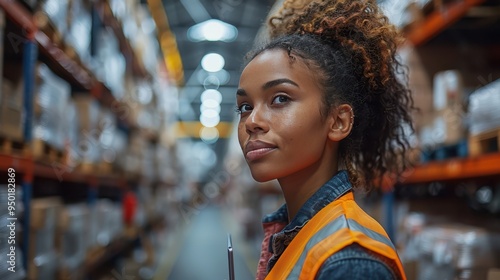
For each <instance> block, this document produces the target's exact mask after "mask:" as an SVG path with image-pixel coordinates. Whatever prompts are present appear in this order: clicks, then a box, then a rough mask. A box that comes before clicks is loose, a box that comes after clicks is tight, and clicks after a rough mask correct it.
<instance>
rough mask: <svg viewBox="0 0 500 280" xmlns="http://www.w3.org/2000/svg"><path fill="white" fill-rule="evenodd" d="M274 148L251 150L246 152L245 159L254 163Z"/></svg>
mask: <svg viewBox="0 0 500 280" xmlns="http://www.w3.org/2000/svg"><path fill="white" fill-rule="evenodd" d="M275 149H276V148H261V149H257V150H252V151H249V152H247V154H246V158H247V160H249V161H254V160H257V159H260V158H262V157H263V156H265V155H267V154H268V153H270V152H272V151H274V150H275Z"/></svg>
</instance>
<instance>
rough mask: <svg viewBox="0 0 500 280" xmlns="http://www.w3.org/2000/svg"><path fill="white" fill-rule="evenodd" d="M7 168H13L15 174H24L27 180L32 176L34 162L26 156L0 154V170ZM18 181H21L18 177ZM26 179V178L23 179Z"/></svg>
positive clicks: (3, 170) (4, 170)
mask: <svg viewBox="0 0 500 280" xmlns="http://www.w3.org/2000/svg"><path fill="white" fill-rule="evenodd" d="M9 168H13V169H14V170H15V171H16V172H15V173H16V174H24V177H25V178H27V179H28V180H27V181H30V182H31V180H29V179H30V178H32V175H33V169H34V164H33V161H32V160H31V159H29V158H27V157H23V156H15V155H6V154H0V170H1V171H2V172H6V171H7V170H8V169H9ZM19 181H21V180H20V179H19ZM25 181H26V179H25Z"/></svg>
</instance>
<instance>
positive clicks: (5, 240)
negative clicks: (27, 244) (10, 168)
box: [0, 185, 26, 280]
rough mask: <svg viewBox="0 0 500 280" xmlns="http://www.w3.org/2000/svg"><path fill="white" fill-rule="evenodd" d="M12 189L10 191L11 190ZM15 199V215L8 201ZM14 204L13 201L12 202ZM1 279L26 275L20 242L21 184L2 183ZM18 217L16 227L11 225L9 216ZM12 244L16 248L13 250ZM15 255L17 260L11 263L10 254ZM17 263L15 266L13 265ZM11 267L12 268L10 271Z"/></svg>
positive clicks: (18, 277) (0, 209)
mask: <svg viewBox="0 0 500 280" xmlns="http://www.w3.org/2000/svg"><path fill="white" fill-rule="evenodd" d="M9 190H10V192H9ZM9 201H11V202H12V201H13V202H14V203H15V204H14V205H13V206H14V207H15V210H14V211H12V213H14V214H15V216H12V215H9V209H8V202H9ZM11 204H12V203H11ZM0 205H1V207H0V279H2V280H3V279H7V280H20V279H24V277H25V276H26V271H25V269H24V267H23V263H22V259H23V256H22V252H21V246H20V244H19V241H20V240H19V237H20V236H21V235H22V231H21V230H20V229H21V226H22V225H21V222H20V220H19V218H20V217H21V216H22V214H23V204H22V191H21V186H16V187H15V188H10V189H9V188H8V186H6V185H0ZM12 217H17V218H18V220H17V221H16V222H15V228H11V227H9V224H10V222H11V221H10V220H8V218H12ZM11 246H13V247H15V250H13V251H12V250H11ZM11 255H13V256H14V258H15V260H14V262H13V263H9V261H10V256H11ZM14 264H15V266H14V268H12V267H13V265H14ZM9 268H10V269H12V270H13V271H14V272H13V271H12V270H11V271H9Z"/></svg>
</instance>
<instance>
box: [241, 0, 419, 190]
mask: <svg viewBox="0 0 500 280" xmlns="http://www.w3.org/2000/svg"><path fill="white" fill-rule="evenodd" d="M292 2H296V1H292ZM299 2H300V3H299V4H297V6H295V9H296V10H294V12H295V14H291V13H289V11H290V10H291V9H292V8H291V7H292V6H286V7H285V6H284V7H285V8H284V9H282V10H281V12H278V14H277V15H275V16H273V17H271V19H270V20H273V21H274V22H275V23H276V20H278V22H279V25H275V29H274V30H273V32H275V33H274V36H275V37H277V38H275V39H274V40H273V41H271V42H270V43H268V44H267V45H266V46H264V47H262V48H260V49H258V50H255V51H253V52H251V53H249V56H247V63H248V62H249V61H251V60H252V59H253V58H254V57H256V56H257V55H258V54H260V53H262V52H263V51H265V50H270V49H283V50H286V51H287V52H288V54H289V57H290V58H291V59H294V58H295V57H299V58H301V59H302V60H303V61H305V62H306V64H307V65H308V67H309V68H311V70H312V71H315V72H316V73H319V80H320V83H321V85H322V87H323V90H324V93H325V94H324V108H325V110H324V111H325V112H326V113H328V112H329V111H330V110H331V109H332V108H334V107H335V106H338V105H340V104H349V105H350V106H351V107H352V108H353V111H354V115H355V119H354V125H353V127H352V130H351V133H350V134H349V136H348V137H346V138H345V139H343V140H342V141H341V142H340V144H339V163H340V165H341V166H342V168H345V169H346V170H347V171H348V173H349V178H350V180H351V183H352V184H353V186H354V187H356V188H363V189H365V190H369V189H370V188H371V186H373V185H380V184H381V183H382V178H383V176H384V175H386V174H391V175H393V174H394V175H396V176H398V175H400V174H401V173H402V172H403V171H404V170H405V169H406V168H407V167H408V165H409V162H408V160H406V159H407V157H406V154H407V153H408V147H409V141H408V139H407V137H406V134H405V127H409V128H410V130H411V131H414V128H413V125H412V118H411V110H413V109H415V108H414V106H413V100H412V98H411V94H410V90H409V89H408V86H407V85H408V82H407V81H408V77H407V73H406V71H405V70H406V68H405V67H404V66H403V65H402V64H401V63H400V62H399V61H398V60H397V56H396V52H397V47H398V46H399V44H400V43H401V42H402V37H401V35H400V33H399V32H398V31H397V29H396V28H395V27H394V26H393V25H391V24H390V23H389V21H388V19H387V18H386V17H385V16H384V15H383V13H382V12H381V11H380V9H379V7H378V6H377V4H376V3H375V1H370V0H336V1H332V0H323V1H306V2H308V3H307V4H304V3H305V2H304V1H299ZM290 3H291V2H290V1H286V2H285V4H286V5H288V4H290ZM280 16H281V17H280ZM278 32H279V33H280V34H278ZM278 35H279V37H278ZM323 115H325V116H326V114H323ZM400 158H402V159H403V160H398V159H400Z"/></svg>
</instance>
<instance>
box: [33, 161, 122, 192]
mask: <svg viewBox="0 0 500 280" xmlns="http://www.w3.org/2000/svg"><path fill="white" fill-rule="evenodd" d="M34 170H35V177H38V178H46V179H54V180H58V181H59V182H71V183H86V184H89V185H95V186H96V187H101V186H107V187H115V188H125V187H126V182H125V180H124V179H123V178H121V177H119V176H118V175H113V174H110V175H95V174H87V173H83V172H78V171H74V170H69V169H67V170H66V169H65V167H64V166H62V165H50V164H44V163H38V162H37V163H35V167H34Z"/></svg>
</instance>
